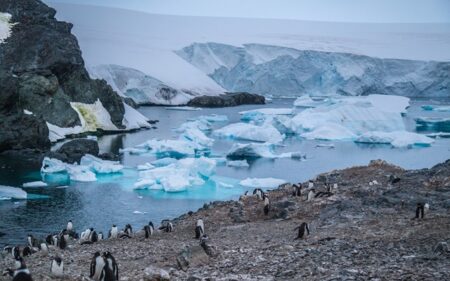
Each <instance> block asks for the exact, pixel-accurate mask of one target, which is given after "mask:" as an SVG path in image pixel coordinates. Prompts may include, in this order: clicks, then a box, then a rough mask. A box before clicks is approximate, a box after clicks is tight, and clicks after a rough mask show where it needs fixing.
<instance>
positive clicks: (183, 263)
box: [177, 246, 209, 271]
mask: <svg viewBox="0 0 450 281" xmlns="http://www.w3.org/2000/svg"><path fill="white" fill-rule="evenodd" d="M208 262H209V257H208V255H207V254H206V253H205V251H204V250H203V248H202V247H201V246H192V247H187V248H186V249H184V250H183V251H182V252H181V253H180V254H179V255H178V256H177V264H178V266H179V267H180V269H181V270H183V271H186V270H187V269H188V268H189V267H196V266H199V265H202V264H207V263H208Z"/></svg>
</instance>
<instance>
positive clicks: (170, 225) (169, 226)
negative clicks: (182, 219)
mask: <svg viewBox="0 0 450 281" xmlns="http://www.w3.org/2000/svg"><path fill="white" fill-rule="evenodd" d="M172 231H173V224H172V223H171V222H169V223H168V224H167V228H166V232H172Z"/></svg>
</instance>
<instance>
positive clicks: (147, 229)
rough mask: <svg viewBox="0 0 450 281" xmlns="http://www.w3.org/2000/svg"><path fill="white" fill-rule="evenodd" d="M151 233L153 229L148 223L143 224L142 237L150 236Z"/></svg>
mask: <svg viewBox="0 0 450 281" xmlns="http://www.w3.org/2000/svg"><path fill="white" fill-rule="evenodd" d="M152 234H153V230H152V228H151V227H150V225H145V226H144V237H145V238H150V236H152Z"/></svg>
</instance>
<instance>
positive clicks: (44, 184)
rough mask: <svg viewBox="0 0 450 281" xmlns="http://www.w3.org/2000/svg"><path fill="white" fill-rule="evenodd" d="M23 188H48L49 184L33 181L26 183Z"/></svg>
mask: <svg viewBox="0 0 450 281" xmlns="http://www.w3.org/2000/svg"><path fill="white" fill-rule="evenodd" d="M22 186H23V187H46V186H48V184H46V183H45V182H43V181H32V182H26V183H24V184H23V185H22Z"/></svg>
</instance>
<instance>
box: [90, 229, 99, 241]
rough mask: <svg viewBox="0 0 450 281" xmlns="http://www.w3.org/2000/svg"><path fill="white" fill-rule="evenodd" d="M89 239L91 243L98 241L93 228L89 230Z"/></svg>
mask: <svg viewBox="0 0 450 281" xmlns="http://www.w3.org/2000/svg"><path fill="white" fill-rule="evenodd" d="M89 241H91V242H92V243H95V242H98V234H97V232H96V231H95V230H91V234H90V235H89Z"/></svg>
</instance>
